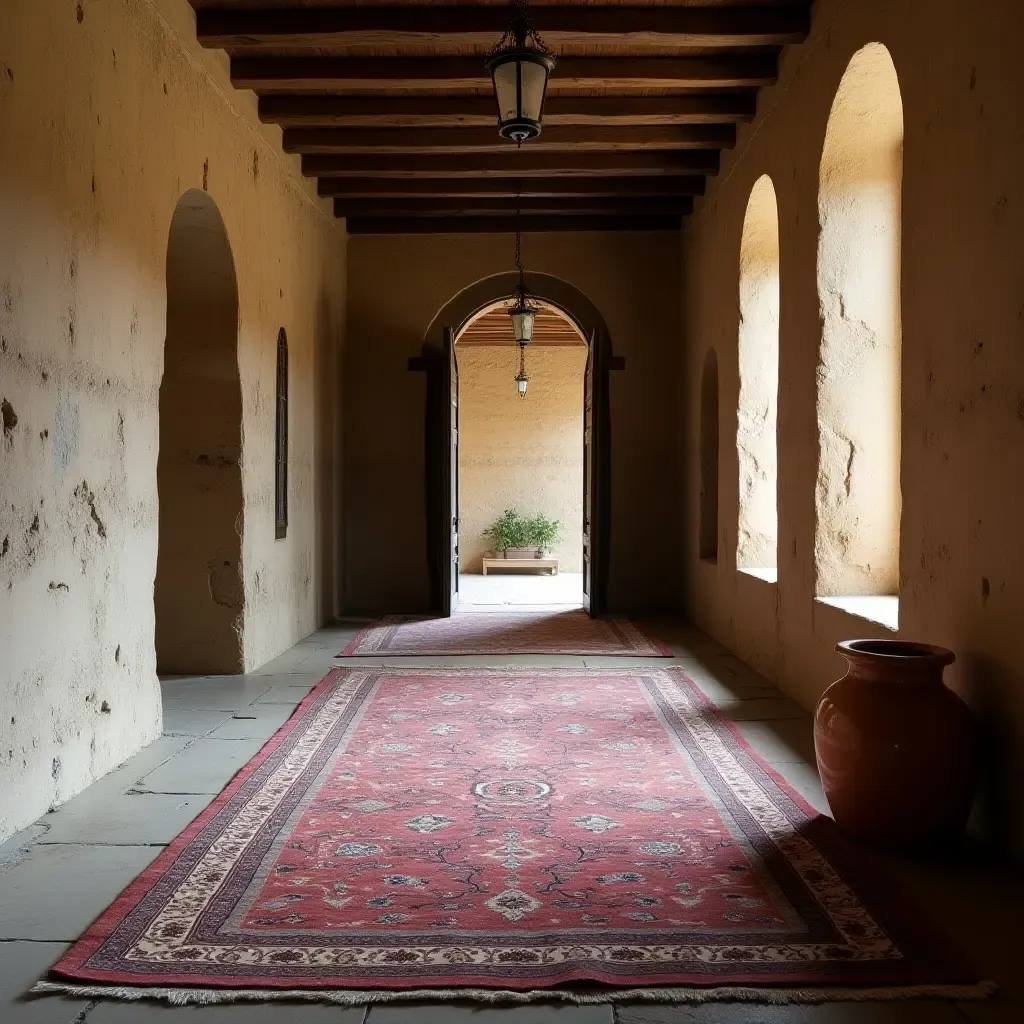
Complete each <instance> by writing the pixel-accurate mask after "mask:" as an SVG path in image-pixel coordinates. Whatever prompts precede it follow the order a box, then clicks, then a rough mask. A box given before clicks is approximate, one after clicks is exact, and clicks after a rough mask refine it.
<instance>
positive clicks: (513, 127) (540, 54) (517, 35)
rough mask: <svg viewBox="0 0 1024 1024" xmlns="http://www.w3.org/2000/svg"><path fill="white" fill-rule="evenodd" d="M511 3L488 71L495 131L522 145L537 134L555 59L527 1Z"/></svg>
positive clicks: (518, 0) (490, 59) (492, 53)
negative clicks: (495, 113)
mask: <svg viewBox="0 0 1024 1024" xmlns="http://www.w3.org/2000/svg"><path fill="white" fill-rule="evenodd" d="M514 2H515V10H514V12H513V14H512V20H511V22H510V23H509V27H508V28H507V29H506V30H505V34H504V35H503V36H502V37H501V39H499V40H498V43H497V45H496V46H495V47H494V49H493V50H492V51H491V54H490V57H489V58H488V61H487V70H488V71H489V72H490V74H491V82H492V83H493V85H494V96H495V99H496V100H497V101H498V134H499V135H500V136H502V138H505V139H511V140H512V141H513V142H515V143H517V144H519V145H521V144H522V143H524V142H526V141H527V140H528V139H535V138H536V137H537V136H538V135H540V128H541V114H542V111H543V108H544V96H545V94H546V93H547V90H548V76H549V75H550V74H551V71H552V69H553V68H554V66H555V59H554V57H552V56H551V51H550V50H548V48H547V47H546V46H545V45H544V41H543V40H542V39H541V37H540V36H539V35H538V34H537V30H536V29H535V28H534V25H533V19H532V18H531V17H530V4H529V0H514Z"/></svg>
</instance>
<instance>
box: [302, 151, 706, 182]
mask: <svg viewBox="0 0 1024 1024" xmlns="http://www.w3.org/2000/svg"><path fill="white" fill-rule="evenodd" d="M718 164H719V154H718V152H717V151H716V150H699V149H698V150H668V151H646V150H639V151H635V152H628V151H627V152H622V151H608V152H578V151H575V150H574V151H570V152H566V153H552V152H547V151H541V152H528V151H527V150H525V149H524V150H523V151H521V152H517V151H516V150H514V149H513V150H512V151H511V152H509V153H404V154H403V153H398V154H396V153H379V154H351V153H346V154H309V155H307V156H304V157H303V158H302V173H303V174H305V175H307V176H309V177H314V176H316V175H332V176H343V177H357V178H366V177H371V178H372V177H389V178H461V177H470V178H478V177H497V178H529V177H538V176H547V175H567V176H569V175H576V176H584V177H586V176H597V177H616V176H619V177H621V176H623V175H641V176H646V175H667V176H672V175H680V174H688V173H694V172H698V173H702V174H714V173H716V172H717V171H718Z"/></svg>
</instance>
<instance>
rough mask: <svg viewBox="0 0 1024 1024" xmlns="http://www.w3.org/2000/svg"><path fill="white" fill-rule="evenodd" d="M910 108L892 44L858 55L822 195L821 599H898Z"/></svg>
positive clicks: (837, 105) (844, 90)
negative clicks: (904, 200)
mask: <svg viewBox="0 0 1024 1024" xmlns="http://www.w3.org/2000/svg"><path fill="white" fill-rule="evenodd" d="M902 177H903V103H902V99H901V96H900V84H899V80H898V78H897V73H896V70H895V68H894V67H893V64H892V59H891V58H890V56H889V53H888V51H887V50H886V48H885V47H884V46H883V45H882V44H880V43H870V44H869V45H868V46H865V47H863V48H862V49H860V50H858V51H857V53H856V54H854V56H853V59H852V60H851V61H850V66H849V67H848V68H847V70H846V72H845V74H844V75H843V80H842V82H841V83H840V86H839V91H838V93H837V94H836V98H835V102H834V103H833V105H832V111H831V113H830V115H829V121H828V128H827V130H826V135H825V146H824V152H823V155H822V158H821V171H820V182H821V187H820V190H819V193H818V217H819V221H820V224H821V233H820V235H819V239H818V295H819V301H820V306H821V322H822V335H821V354H820V358H819V364H818V450H819V455H818V483H817V501H818V510H817V527H816V530H817V532H816V536H815V558H816V562H817V584H816V586H817V592H818V594H819V595H821V596H823V597H834V596H837V595H850V594H853V595H864V594H896V593H898V592H899V545H900V348H901V321H900V235H901V216H900V206H901V192H902V188H901V186H902Z"/></svg>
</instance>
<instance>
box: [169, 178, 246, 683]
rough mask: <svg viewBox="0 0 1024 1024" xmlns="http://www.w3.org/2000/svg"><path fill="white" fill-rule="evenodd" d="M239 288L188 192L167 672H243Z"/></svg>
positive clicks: (176, 239) (172, 308)
mask: <svg viewBox="0 0 1024 1024" xmlns="http://www.w3.org/2000/svg"><path fill="white" fill-rule="evenodd" d="M237 349H238V286H237V282H236V278H235V264H234V259H233V257H232V253H231V245H230V242H229V241H228V236H227V232H226V230H225V228H224V223H223V221H222V220H221V217H220V213H219V211H218V210H217V207H216V204H215V203H214V202H213V200H212V199H211V198H210V197H209V196H208V195H207V194H206V193H205V192H202V191H199V190H192V191H189V192H186V193H185V194H184V195H183V196H182V197H181V199H180V200H179V201H178V205H177V207H176V208H175V211H174V216H173V218H172V220H171V228H170V235H169V240H168V245H167V336H166V340H165V343H164V372H163V378H162V380H161V383H160V451H159V457H158V459H157V491H158V495H159V508H160V512H159V549H158V553H157V572H156V583H155V587H154V603H155V612H156V654H157V668H158V671H160V672H163V673H187V674H193V675H198V674H215V673H231V672H241V671H242V661H243V658H242V624H243V623H242V615H243V610H244V590H243V586H242V528H243V495H242V470H241V456H242V391H241V383H240V380H239V374H238V353H237Z"/></svg>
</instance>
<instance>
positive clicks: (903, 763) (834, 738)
mask: <svg viewBox="0 0 1024 1024" xmlns="http://www.w3.org/2000/svg"><path fill="white" fill-rule="evenodd" d="M836 650H837V651H839V653H840V654H842V656H843V657H844V658H846V660H847V662H848V663H849V671H848V672H847V673H846V675H845V676H843V678H842V679H840V680H839V681H838V682H835V683H833V684H832V685H831V686H830V687H829V688H828V689H827V690H826V691H825V692H824V694H822V697H821V700H820V701H819V702H818V707H817V710H816V711H815V714H814V748H815V752H816V754H817V759H818V771H819V772H820V774H821V783H822V787H823V788H824V790H825V796H826V797H827V798H828V803H829V807H831V809H832V814H833V816H834V817H835V820H836V823H837V824H838V825H839V826H840V827H841V828H842V829H843V830H844V831H845V832H847V833H848V834H849V835H851V836H853V837H854V838H856V839H859V840H863V841H865V842H869V843H873V844H877V845H881V846H889V847H925V846H929V845H940V844H944V843H947V842H950V841H953V840H955V839H956V838H957V837H958V836H959V835H960V833H961V832H962V831H963V828H964V825H965V823H966V821H967V816H968V814H969V813H970V809H971V798H972V793H973V788H974V776H975V764H976V759H977V749H976V743H977V740H976V734H975V724H974V718H973V716H972V715H971V712H970V710H969V709H968V707H967V705H966V704H964V702H963V701H962V700H961V699H960V698H959V697H958V696H957V695H956V694H955V693H954V692H953V691H952V690H950V689H949V688H948V687H947V686H945V684H944V683H943V681H942V672H943V669H944V668H945V667H946V666H947V665H950V664H952V662H953V660H954V655H953V653H952V652H951V651H947V650H946V649H945V648H942V647H932V646H930V645H928V644H916V643H907V642H905V641H902V640H847V641H844V642H843V643H841V644H837V645H836Z"/></svg>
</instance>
